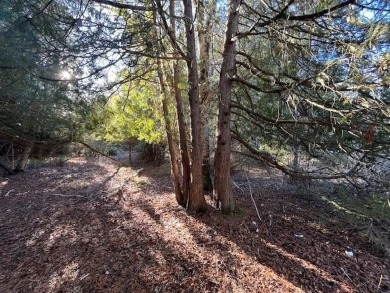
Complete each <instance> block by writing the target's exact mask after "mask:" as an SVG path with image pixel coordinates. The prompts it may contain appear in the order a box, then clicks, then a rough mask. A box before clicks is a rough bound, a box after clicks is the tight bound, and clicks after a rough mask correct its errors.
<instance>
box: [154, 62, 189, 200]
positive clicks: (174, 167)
mask: <svg viewBox="0 0 390 293" xmlns="http://www.w3.org/2000/svg"><path fill="white" fill-rule="evenodd" d="M157 64H158V69H157V70H158V78H159V82H160V87H161V93H162V95H163V98H162V106H163V113H164V120H165V130H166V133H167V140H168V149H169V155H170V159H171V171H172V181H173V186H174V189H175V197H176V201H177V203H178V204H179V205H181V206H183V207H185V206H186V199H185V198H184V196H183V192H182V190H181V187H180V176H179V164H178V159H177V154H176V149H177V147H176V145H175V141H174V139H173V127H172V123H171V120H170V114H169V109H168V93H167V89H166V84H165V78H164V72H163V66H162V61H161V59H158V60H157Z"/></svg>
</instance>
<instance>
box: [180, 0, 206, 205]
mask: <svg viewBox="0 0 390 293" xmlns="http://www.w3.org/2000/svg"><path fill="white" fill-rule="evenodd" d="M183 4H184V18H185V28H186V44H187V58H186V62H187V68H188V83H189V89H188V98H189V102H190V117H191V135H192V150H191V184H190V198H189V204H188V208H189V210H191V211H196V212H204V211H206V209H207V205H206V201H205V198H204V196H203V185H202V141H201V123H200V105H199V85H198V82H199V78H198V66H197V57H196V42H195V31H194V23H193V12H192V1H191V0H183Z"/></svg>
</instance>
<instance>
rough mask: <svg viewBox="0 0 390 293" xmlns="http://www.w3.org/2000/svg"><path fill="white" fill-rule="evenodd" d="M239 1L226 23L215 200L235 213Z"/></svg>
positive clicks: (232, 3)
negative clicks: (234, 116) (233, 133)
mask: <svg viewBox="0 0 390 293" xmlns="http://www.w3.org/2000/svg"><path fill="white" fill-rule="evenodd" d="M239 4H240V1H239V0H230V5H229V14H228V20H227V25H226V35H225V44H224V50H223V61H222V67H221V73H220V79H219V94H220V100H219V104H218V124H217V149H216V153H215V158H214V172H215V173H214V199H215V201H216V206H217V207H220V208H221V210H222V212H223V213H232V212H233V211H234V207H235V202H234V197H233V190H232V185H231V174H230V154H231V132H230V120H231V96H232V77H233V76H234V74H235V59H236V40H235V36H236V35H237V31H238V18H239V11H238V7H239Z"/></svg>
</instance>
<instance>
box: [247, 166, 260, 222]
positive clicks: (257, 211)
mask: <svg viewBox="0 0 390 293" xmlns="http://www.w3.org/2000/svg"><path fill="white" fill-rule="evenodd" d="M245 176H246V180H247V181H248V186H249V194H250V196H251V199H252V201H253V204H254V206H255V209H256V213H257V216H258V217H259V220H260V221H261V217H260V214H259V210H258V209H257V205H256V202H255V199H254V198H253V193H252V187H251V183H250V182H249V177H248V173H245Z"/></svg>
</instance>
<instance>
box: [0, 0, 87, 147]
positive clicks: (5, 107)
mask: <svg viewBox="0 0 390 293" xmlns="http://www.w3.org/2000/svg"><path fill="white" fill-rule="evenodd" d="M35 4H36V6H26V5H22V3H21V1H0V118H1V119H0V121H1V122H0V131H3V132H6V133H8V134H10V135H14V136H16V135H17V136H21V137H23V138H24V139H28V140H35V141H37V140H38V141H39V140H59V139H61V140H70V139H72V138H74V137H75V136H78V135H79V129H80V127H79V125H80V119H81V118H82V115H81V112H80V109H81V108H82V107H83V106H85V105H83V104H81V103H80V102H79V99H78V98H77V96H76V95H74V93H72V91H73V90H74V89H75V87H74V85H72V84H70V83H67V82H64V81H54V80H56V79H57V80H58V79H60V78H61V74H62V72H63V71H64V70H66V69H67V64H66V63H64V62H61V61H60V59H59V55H58V54H57V55H54V54H51V53H50V51H48V48H47V40H51V42H53V43H55V42H56V41H59V40H60V39H61V38H62V37H61V36H62V35H63V28H62V26H61V24H59V23H58V22H56V21H55V20H54V19H51V18H47V17H45V15H42V13H38V12H39V11H40V10H39V9H40V8H41V7H43V6H44V5H45V4H46V1H36V3H35ZM40 5H42V6H40ZM50 10H51V12H53V13H54V12H59V11H60V12H61V13H62V12H64V10H63V7H62V6H61V5H60V4H58V5H57V4H56V5H53V6H52V7H51V8H50ZM49 79H51V80H49Z"/></svg>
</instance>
